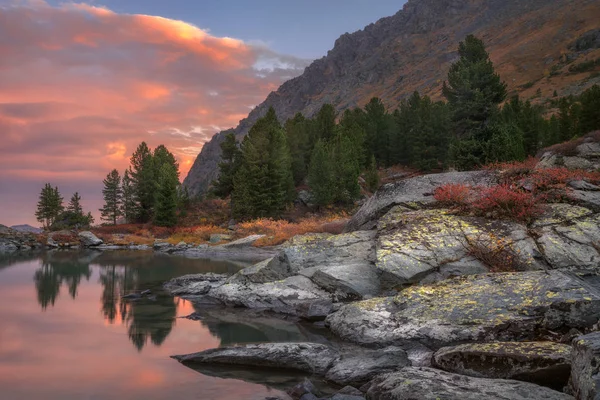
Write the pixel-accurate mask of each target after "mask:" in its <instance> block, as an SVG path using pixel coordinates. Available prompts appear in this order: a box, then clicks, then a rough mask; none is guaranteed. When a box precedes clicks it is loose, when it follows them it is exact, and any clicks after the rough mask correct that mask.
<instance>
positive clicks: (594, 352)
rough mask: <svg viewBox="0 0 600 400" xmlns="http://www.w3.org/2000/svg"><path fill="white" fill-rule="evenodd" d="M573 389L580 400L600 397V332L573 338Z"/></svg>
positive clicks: (592, 399)
mask: <svg viewBox="0 0 600 400" xmlns="http://www.w3.org/2000/svg"><path fill="white" fill-rule="evenodd" d="M571 358H572V369H571V389H572V390H573V393H574V394H575V396H576V397H577V399H579V400H596V399H598V398H600V332H593V333H590V334H588V335H583V336H580V337H578V338H577V339H575V340H573V352H572V355H571Z"/></svg>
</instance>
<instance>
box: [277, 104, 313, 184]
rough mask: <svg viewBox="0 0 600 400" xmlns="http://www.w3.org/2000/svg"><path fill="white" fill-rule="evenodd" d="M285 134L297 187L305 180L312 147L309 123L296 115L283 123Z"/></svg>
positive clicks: (299, 115)
mask: <svg viewBox="0 0 600 400" xmlns="http://www.w3.org/2000/svg"><path fill="white" fill-rule="evenodd" d="M284 129H285V134H286V138H287V142H288V146H289V148H290V156H291V158H292V175H293V177H294V182H295V183H296V184H297V185H299V184H300V183H302V181H304V179H305V178H306V174H307V171H308V164H309V163H310V153H311V152H312V148H313V146H314V141H313V140H311V133H310V129H311V121H309V120H307V119H306V118H304V116H303V115H302V114H301V113H297V114H296V115H295V116H294V118H290V119H288V120H287V122H286V123H285V127H284Z"/></svg>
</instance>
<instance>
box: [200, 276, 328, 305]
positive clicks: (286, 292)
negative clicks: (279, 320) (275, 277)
mask: <svg viewBox="0 0 600 400" xmlns="http://www.w3.org/2000/svg"><path fill="white" fill-rule="evenodd" d="M209 296H210V297H212V298H215V299H217V300H219V301H220V302H222V303H223V304H225V305H227V306H232V307H246V308H252V309H265V310H272V311H275V312H281V313H285V314H293V315H298V314H301V311H302V310H306V309H308V308H310V307H309V306H310V304H312V303H315V302H318V303H319V304H320V303H322V302H323V300H325V301H327V300H329V301H331V294H330V293H328V292H325V291H323V290H321V289H320V288H319V287H318V286H317V285H315V284H314V283H313V282H312V281H311V280H310V279H308V278H306V277H304V276H292V277H289V278H286V279H284V280H281V281H275V282H266V283H226V284H224V285H221V286H219V287H216V288H215V289H213V290H211V291H210V292H209Z"/></svg>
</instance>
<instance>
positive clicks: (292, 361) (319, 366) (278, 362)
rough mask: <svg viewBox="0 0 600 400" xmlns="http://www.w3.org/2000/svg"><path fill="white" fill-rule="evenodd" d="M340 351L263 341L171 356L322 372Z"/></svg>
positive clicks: (325, 347) (323, 372)
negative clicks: (261, 342)
mask: <svg viewBox="0 0 600 400" xmlns="http://www.w3.org/2000/svg"><path fill="white" fill-rule="evenodd" d="M338 356H339V354H338V353H337V352H336V351H335V350H333V349H331V348H330V347H329V346H326V345H324V344H318V343H263V344H249V345H246V346H239V347H223V348H218V349H210V350H205V351H201V352H199V353H193V354H187V355H178V356H173V358H175V359H176V360H178V361H179V362H182V363H204V364H212V365H217V364H220V365H241V366H248V367H263V368H278V369H286V370H295V371H302V372H308V373H313V374H317V375H324V374H325V373H326V372H327V370H328V369H329V368H330V367H331V365H332V364H333V363H334V361H335V360H336V359H337V357H338Z"/></svg>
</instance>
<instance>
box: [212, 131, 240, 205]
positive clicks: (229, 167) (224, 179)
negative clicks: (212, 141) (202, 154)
mask: <svg viewBox="0 0 600 400" xmlns="http://www.w3.org/2000/svg"><path fill="white" fill-rule="evenodd" d="M240 154H241V152H240V149H239V147H238V142H237V140H236V139H235V133H233V132H230V133H228V134H227V135H226V136H225V140H224V141H223V143H221V162H220V163H219V178H218V179H217V180H216V181H213V183H212V186H213V188H212V192H213V194H214V195H215V196H217V197H220V198H222V199H224V198H226V197H227V196H229V195H230V194H231V192H232V191H233V177H234V176H235V174H236V173H237V170H238V168H239V165H240Z"/></svg>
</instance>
